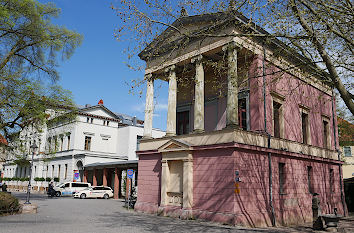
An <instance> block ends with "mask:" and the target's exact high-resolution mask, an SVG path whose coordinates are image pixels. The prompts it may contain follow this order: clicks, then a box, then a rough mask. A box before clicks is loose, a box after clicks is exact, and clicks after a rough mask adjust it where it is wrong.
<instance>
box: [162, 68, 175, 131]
mask: <svg viewBox="0 0 354 233" xmlns="http://www.w3.org/2000/svg"><path fill="white" fill-rule="evenodd" d="M165 71H166V72H168V110H167V127H166V136H174V135H176V120H177V119H176V115H177V114H176V110H177V79H176V72H175V65H172V66H170V67H168V68H166V70H165Z"/></svg>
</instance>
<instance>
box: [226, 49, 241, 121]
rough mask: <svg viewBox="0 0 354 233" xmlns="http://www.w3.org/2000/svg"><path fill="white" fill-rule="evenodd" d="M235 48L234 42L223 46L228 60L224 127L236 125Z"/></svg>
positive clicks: (236, 85)
mask: <svg viewBox="0 0 354 233" xmlns="http://www.w3.org/2000/svg"><path fill="white" fill-rule="evenodd" d="M237 48H238V47H237V45H236V44H235V43H230V44H228V45H225V46H224V47H223V50H224V51H225V50H227V61H228V71H227V106H226V127H231V128H232V127H237V125H238V84H237V81H238V80H237Z"/></svg>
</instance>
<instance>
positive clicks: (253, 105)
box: [250, 56, 338, 150]
mask: <svg viewBox="0 0 354 233" xmlns="http://www.w3.org/2000/svg"><path fill="white" fill-rule="evenodd" d="M265 67H266V74H267V76H266V83H267V85H266V111H267V131H268V132H269V133H271V134H273V132H272V129H273V123H272V111H273V109H272V96H271V94H270V93H271V92H275V93H278V94H280V95H282V96H283V97H285V101H284V103H283V117H284V139H288V140H291V141H297V142H302V131H301V130H302V129H301V114H300V108H299V105H303V106H305V107H307V108H308V109H309V125H310V134H311V145H314V146H318V147H323V130H322V129H323V126H322V116H325V117H329V136H330V138H331V149H332V150H334V149H335V147H334V134H333V116H332V98H331V96H330V95H328V94H326V93H325V92H323V91H321V90H319V89H317V88H316V87H314V86H312V85H308V84H306V83H305V82H303V81H301V80H299V79H298V78H295V77H294V76H292V75H290V74H289V73H284V72H281V71H280V70H279V68H277V67H275V66H274V65H269V64H268V62H266V63H265ZM262 73H263V70H262V57H260V56H255V58H254V61H253V63H252V65H251V67H250V76H251V77H254V78H251V79H250V118H251V130H252V131H261V130H264V102H263V101H264V98H263V77H262ZM334 112H335V109H334ZM335 120H336V119H335ZM335 129H337V127H335ZM336 135H337V137H336V139H337V142H338V133H337V132H336ZM337 145H338V143H337Z"/></svg>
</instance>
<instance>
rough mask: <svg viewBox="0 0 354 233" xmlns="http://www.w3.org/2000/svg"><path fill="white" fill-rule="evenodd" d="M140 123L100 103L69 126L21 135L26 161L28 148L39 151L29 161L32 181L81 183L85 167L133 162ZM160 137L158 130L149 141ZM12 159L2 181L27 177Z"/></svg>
mask: <svg viewBox="0 0 354 233" xmlns="http://www.w3.org/2000/svg"><path fill="white" fill-rule="evenodd" d="M100 102H101V101H100ZM100 102H99V103H100ZM101 103H102V102H101ZM143 123H144V122H143V121H141V120H138V119H137V118H136V117H131V116H128V115H125V114H119V113H114V112H112V111H110V110H109V109H108V108H106V107H105V106H104V105H103V103H102V104H98V105H95V106H90V105H86V106H85V107H82V108H79V111H78V115H77V117H76V120H75V121H73V122H69V123H57V124H55V125H52V126H49V125H48V126H46V127H44V128H43V130H42V132H41V133H36V132H33V131H31V130H27V131H26V132H25V131H24V132H22V133H21V137H22V138H25V139H26V145H24V147H25V148H27V149H26V151H28V153H27V154H28V158H29V159H30V158H31V156H32V154H31V152H30V145H32V144H33V142H35V144H36V145H37V146H38V147H39V150H37V152H36V153H35V155H34V158H33V170H32V172H33V174H32V179H34V178H44V179H46V178H51V179H54V178H59V182H65V181H83V175H84V172H83V169H84V167H86V166H87V165H89V164H100V163H111V162H129V161H137V159H138V158H137V156H136V154H135V151H136V149H137V148H138V147H139V142H140V139H141V138H142V135H143V131H144V128H143ZM164 135H165V132H163V131H161V130H157V129H154V130H153V137H162V136H164ZM15 159H16V157H15V156H11V155H9V156H8V158H7V162H6V163H5V164H4V177H10V178H12V177H18V178H26V177H29V171H30V167H29V166H20V165H16V164H14V163H13V161H14V160H15ZM75 175H76V176H75Z"/></svg>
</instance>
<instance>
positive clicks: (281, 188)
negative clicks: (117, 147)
mask: <svg viewBox="0 0 354 233" xmlns="http://www.w3.org/2000/svg"><path fill="white" fill-rule="evenodd" d="M233 13H235V12H233ZM247 22H248V21H247V19H246V18H244V17H243V16H241V15H239V17H230V16H229V15H228V12H222V13H216V14H207V15H197V16H185V17H181V18H179V19H178V20H177V21H176V22H175V23H174V26H175V27H176V28H179V29H180V30H182V32H183V31H184V32H188V33H189V35H196V34H197V33H201V31H203V30H208V33H209V34H210V33H212V34H214V35H225V34H227V33H228V34H227V35H230V36H227V37H226V36H216V37H189V38H187V36H186V35H184V34H182V35H181V34H179V33H177V32H176V31H174V30H173V29H167V30H166V31H165V32H163V33H162V34H161V35H160V36H159V37H158V38H157V39H155V40H154V41H153V42H152V43H151V44H150V45H149V46H148V47H147V48H145V49H144V51H142V52H141V53H140V54H139V56H140V58H141V59H143V60H145V61H146V72H145V73H146V75H145V79H146V80H147V93H146V110H145V125H144V127H145V128H144V139H143V140H142V141H141V144H140V151H139V152H137V153H138V155H139V164H138V170H139V176H138V180H139V183H138V185H139V189H138V191H139V192H138V201H137V204H136V210H138V211H142V212H149V213H157V214H162V215H169V216H176V217H177V216H178V217H181V218H202V219H208V220H211V221H218V222H226V223H231V224H238V225H249V226H265V225H267V226H269V225H272V224H274V223H275V224H276V225H279V224H285V225H286V224H296V223H300V222H308V221H312V209H311V200H312V193H314V192H316V193H319V197H320V200H321V208H322V212H323V213H333V211H334V208H337V210H338V213H341V214H343V213H344V210H345V208H344V206H343V203H344V202H343V201H344V200H343V198H344V197H343V194H342V179H341V164H342V163H341V162H340V161H339V160H338V153H337V152H336V147H337V145H338V138H337V135H338V134H337V126H336V124H337V122H336V118H335V106H334V104H333V98H332V90H331V89H330V87H329V86H327V85H326V84H324V83H322V82H321V81H320V79H321V76H320V75H314V73H315V72H314V68H313V67H311V66H309V65H305V66H304V64H306V59H305V58H303V57H301V56H300V55H298V54H294V53H293V52H290V51H289V50H288V48H286V47H285V46H284V45H283V44H282V43H281V42H280V41H278V40H272V41H271V42H270V43H266V44H264V45H263V44H262V41H259V40H251V39H249V38H244V37H239V36H237V34H239V33H242V32H243V31H242V30H243V29H242V27H241V26H240V25H243V24H245V23H247ZM248 30H254V31H256V32H261V33H266V32H265V31H264V30H263V29H261V28H256V27H255V29H249V28H248ZM201 34H202V33H201ZM233 35H236V36H233ZM187 39H188V40H187ZM279 54H280V55H281V56H279ZM322 75H323V74H322ZM154 79H161V80H165V81H167V82H169V96H168V113H167V129H166V133H167V134H166V136H165V137H163V138H159V139H152V138H151V130H152V116H153V93H154V91H153V90H154V87H153V86H154Z"/></svg>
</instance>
